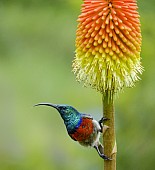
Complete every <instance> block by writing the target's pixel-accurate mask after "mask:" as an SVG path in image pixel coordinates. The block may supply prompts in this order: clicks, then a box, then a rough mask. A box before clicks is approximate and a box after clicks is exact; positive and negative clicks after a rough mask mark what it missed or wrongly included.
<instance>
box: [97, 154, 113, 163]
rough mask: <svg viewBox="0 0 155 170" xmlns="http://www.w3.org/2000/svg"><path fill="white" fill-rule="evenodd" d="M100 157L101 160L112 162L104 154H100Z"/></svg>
mask: <svg viewBox="0 0 155 170" xmlns="http://www.w3.org/2000/svg"><path fill="white" fill-rule="evenodd" d="M100 156H101V158H103V159H104V160H106V161H112V159H111V158H109V157H108V156H106V155H104V154H101V155H100Z"/></svg>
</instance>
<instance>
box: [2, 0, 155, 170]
mask: <svg viewBox="0 0 155 170" xmlns="http://www.w3.org/2000/svg"><path fill="white" fill-rule="evenodd" d="M81 3H82V0H74V1H73V0H56V1H54V0H0V170H56V169H57V170H59V169H63V170H66V169H74V170H82V169H85V170H86V169H89V170H99V169H102V167H103V161H102V160H101V159H100V158H99V156H98V155H97V153H96V151H95V150H94V149H86V148H84V147H81V146H80V145H79V144H78V143H76V142H74V141H72V140H71V139H70V138H69V136H67V132H66V130H65V127H64V124H63V121H62V120H61V118H60V116H59V115H58V113H57V112H56V111H55V110H54V109H51V108H49V107H37V108H34V107H33V105H34V104H36V103H38V102H53V103H66V104H70V105H73V106H74V107H76V108H77V109H78V110H80V111H81V112H85V113H89V114H92V115H93V116H94V117H95V118H96V119H99V118H100V117H101V115H102V102H101V95H100V94H99V93H97V92H96V91H95V90H92V89H89V88H84V87H82V84H79V83H77V82H76V81H75V76H74V75H73V73H72V71H71V70H72V68H71V65H72V60H73V57H74V50H75V45H74V42H75V31H76V26H77V22H76V19H77V16H78V15H79V14H80V5H81ZM138 6H139V12H140V15H141V24H142V27H141V29H142V36H143V44H142V53H141V56H142V62H143V66H144V67H145V72H144V73H143V75H142V81H140V82H138V83H137V84H136V87H135V88H131V89H125V90H124V93H121V94H120V95H119V98H117V100H116V101H115V106H116V133H117V144H118V156H117V167H118V169H119V170H124V169H125V170H149V169H154V167H155V132H154V131H155V59H154V54H155V22H154V18H155V11H154V6H155V1H154V0H149V1H145V0H139V1H138Z"/></svg>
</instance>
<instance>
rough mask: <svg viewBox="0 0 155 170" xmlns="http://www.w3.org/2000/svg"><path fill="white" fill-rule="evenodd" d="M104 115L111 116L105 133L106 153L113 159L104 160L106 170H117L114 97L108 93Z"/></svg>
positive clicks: (104, 104) (105, 97) (104, 98)
mask: <svg viewBox="0 0 155 170" xmlns="http://www.w3.org/2000/svg"><path fill="white" fill-rule="evenodd" d="M103 114H104V115H103V116H104V117H106V118H109V120H108V121H106V123H105V124H106V125H107V126H108V127H109V128H108V129H107V131H106V132H105V134H104V135H103V145H104V154H105V155H107V156H108V157H110V158H112V160H111V161H106V160H105V161H104V170H116V152H117V147H116V139H115V113H114V101H113V98H112V99H109V97H108V94H107V95H106V96H104V97H103Z"/></svg>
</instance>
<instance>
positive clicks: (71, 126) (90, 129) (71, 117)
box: [34, 103, 112, 160]
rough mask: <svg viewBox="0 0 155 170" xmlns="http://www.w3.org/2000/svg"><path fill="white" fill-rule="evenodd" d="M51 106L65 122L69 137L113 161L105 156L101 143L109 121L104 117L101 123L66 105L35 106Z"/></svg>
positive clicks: (46, 104) (45, 104) (39, 104)
mask: <svg viewBox="0 0 155 170" xmlns="http://www.w3.org/2000/svg"><path fill="white" fill-rule="evenodd" d="M41 105H44V106H50V107H53V108H55V109H56V110H57V111H58V112H59V113H60V116H61V118H62V119H63V121H64V124H65V126H66V129H67V132H68V135H69V136H70V137H71V138H72V139H73V140H74V141H77V142H79V144H80V145H82V146H85V147H92V148H95V150H96V151H97V153H98V155H99V156H100V157H101V158H103V159H104V160H112V159H111V158H109V157H108V156H106V155H105V154H104V148H103V145H102V144H101V142H100V140H99V139H100V134H101V133H104V130H103V126H104V125H103V123H104V121H107V120H109V119H108V118H105V117H102V118H101V119H100V120H99V121H97V120H95V119H93V117H92V116H91V115H89V114H84V113H80V112H79V111H77V110H76V109H75V108H74V107H72V106H70V105H64V104H52V103H38V104H35V105H34V106H41Z"/></svg>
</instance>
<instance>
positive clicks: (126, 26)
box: [73, 0, 143, 96]
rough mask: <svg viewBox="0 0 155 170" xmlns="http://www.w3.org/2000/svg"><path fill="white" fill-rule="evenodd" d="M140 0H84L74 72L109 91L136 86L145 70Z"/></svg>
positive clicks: (88, 81) (102, 91) (86, 80)
mask: <svg viewBox="0 0 155 170" xmlns="http://www.w3.org/2000/svg"><path fill="white" fill-rule="evenodd" d="M137 9H138V7H137V4H136V0H84V3H83V4H82V11H81V14H80V16H79V17H78V20H77V21H78V23H79V24H78V28H77V32H76V56H75V59H74V61H73V72H74V73H75V74H76V78H77V80H78V81H80V82H81V81H82V82H84V85H85V86H91V87H92V88H94V89H96V90H97V91H100V92H101V93H103V94H104V93H107V92H108V93H109V94H110V95H111V96H113V94H115V93H117V92H119V91H120V90H121V89H122V88H123V87H133V86H134V84H135V82H136V81H138V80H139V79H140V78H139V75H140V74H142V71H143V67H142V66H141V61H140V60H141V58H140V51H141V41H142V37H141V30H140V21H139V17H140V16H139V14H138V12H137Z"/></svg>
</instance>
